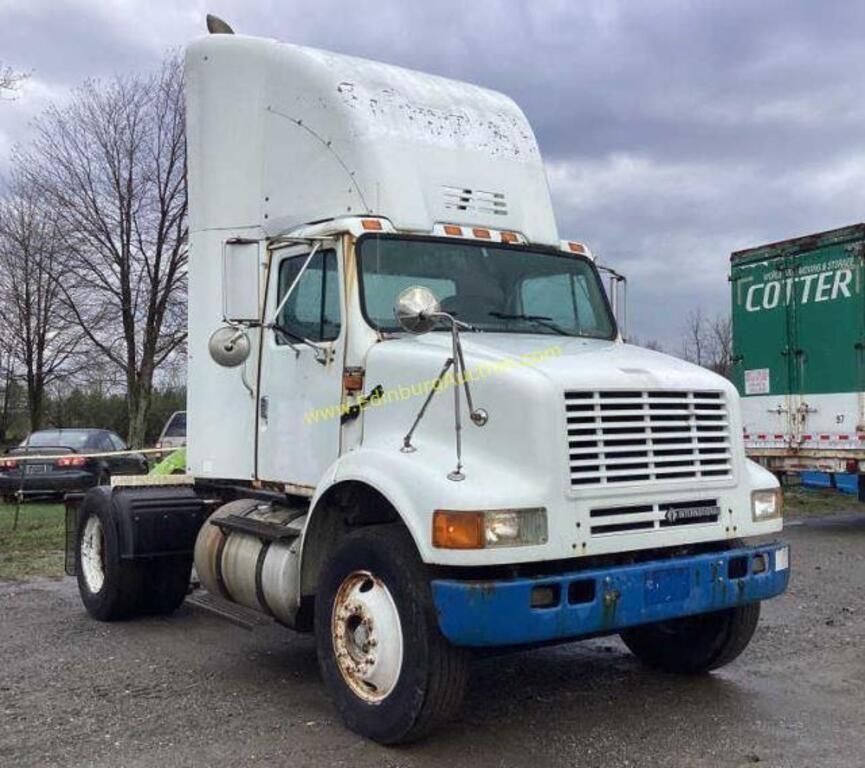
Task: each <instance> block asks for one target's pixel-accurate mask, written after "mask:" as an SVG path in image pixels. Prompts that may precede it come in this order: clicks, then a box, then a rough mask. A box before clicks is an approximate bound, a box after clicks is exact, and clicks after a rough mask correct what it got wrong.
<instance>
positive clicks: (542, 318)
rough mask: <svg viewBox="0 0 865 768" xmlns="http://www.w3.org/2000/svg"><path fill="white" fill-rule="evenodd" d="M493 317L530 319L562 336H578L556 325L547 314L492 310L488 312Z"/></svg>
mask: <svg viewBox="0 0 865 768" xmlns="http://www.w3.org/2000/svg"><path fill="white" fill-rule="evenodd" d="M488 314H489V315H491V316H492V317H497V318H499V319H500V320H528V321H529V322H531V323H537V324H538V325H542V326H543V327H544V328H549V329H550V330H551V331H554V332H555V333H558V334H559V335H560V336H576V335H577V334H575V333H570V332H569V331H566V330H565V329H564V328H562V327H561V326H560V325H556V323H554V322H552V320H553V318H551V317H547V316H546V315H509V314H507V313H505V312H490V313H488Z"/></svg>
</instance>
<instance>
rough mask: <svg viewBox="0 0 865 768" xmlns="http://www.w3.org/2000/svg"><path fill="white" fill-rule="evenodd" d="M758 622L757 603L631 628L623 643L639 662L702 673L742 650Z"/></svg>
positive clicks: (673, 669) (717, 666) (671, 670)
mask: <svg viewBox="0 0 865 768" xmlns="http://www.w3.org/2000/svg"><path fill="white" fill-rule="evenodd" d="M759 619H760V603H759V602H757V603H749V604H747V605H740V606H737V607H736V608H728V609H725V610H723V611H716V612H714V613H704V614H699V615H697V616H686V617H684V618H681V619H673V620H671V621H662V622H658V623H657V624H646V625H644V626H640V627H633V628H632V629H627V630H625V631H624V632H622V633H621V637H622V640H623V641H624V643H625V645H627V646H628V648H629V649H630V651H631V653H633V654H634V655H635V656H636V657H637V658H638V659H640V661H642V662H643V663H644V664H646V665H647V666H650V667H654V668H655V669H660V670H662V671H664V672H675V673H678V674H689V675H697V674H705V673H706V672H710V671H712V670H713V669H718V668H720V667H723V666H724V665H725V664H729V663H730V662H731V661H733V659H735V658H736V657H737V656H738V655H739V654H740V653H742V651H744V650H745V648H746V647H747V645H748V643H749V642H750V641H751V638H752V637H753V636H754V631H755V630H756V629H757V622H758V621H759Z"/></svg>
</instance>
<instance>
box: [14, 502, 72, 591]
mask: <svg viewBox="0 0 865 768" xmlns="http://www.w3.org/2000/svg"><path fill="white" fill-rule="evenodd" d="M14 519H15V505H14V504H0V581H17V580H21V579H27V578H32V577H34V576H47V577H51V578H60V577H61V576H62V575H63V550H64V547H65V540H66V527H65V518H64V510H63V505H62V504H38V503H25V504H22V505H21V511H20V513H19V516H18V528H17V530H14V531H13V530H12V525H13V521H14Z"/></svg>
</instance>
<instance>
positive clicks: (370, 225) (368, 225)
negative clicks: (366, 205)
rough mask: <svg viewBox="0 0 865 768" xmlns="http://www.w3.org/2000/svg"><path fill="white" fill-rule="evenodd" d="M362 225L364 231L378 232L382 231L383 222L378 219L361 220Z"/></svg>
mask: <svg viewBox="0 0 865 768" xmlns="http://www.w3.org/2000/svg"><path fill="white" fill-rule="evenodd" d="M360 225H361V226H362V227H363V228H364V229H372V230H376V231H381V228H382V226H381V222H380V221H379V220H378V219H361V220H360Z"/></svg>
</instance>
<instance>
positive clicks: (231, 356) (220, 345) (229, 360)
mask: <svg viewBox="0 0 865 768" xmlns="http://www.w3.org/2000/svg"><path fill="white" fill-rule="evenodd" d="M207 349H208V351H209V352H210V356H211V357H212V358H213V360H214V362H215V363H216V364H217V365H221V366H222V367H223V368H237V366H238V365H243V363H245V362H246V359H247V358H248V357H249V353H250V351H251V349H252V347H251V345H250V343H249V336H248V335H247V334H246V331H245V330H243V328H233V327H231V326H230V325H225V326H223V327H222V328H217V329H216V330H215V331H214V332H213V333H212V334H211V336H210V341H208V342H207Z"/></svg>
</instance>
